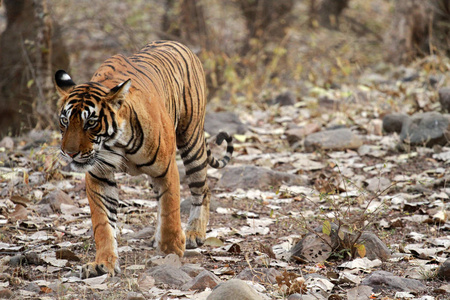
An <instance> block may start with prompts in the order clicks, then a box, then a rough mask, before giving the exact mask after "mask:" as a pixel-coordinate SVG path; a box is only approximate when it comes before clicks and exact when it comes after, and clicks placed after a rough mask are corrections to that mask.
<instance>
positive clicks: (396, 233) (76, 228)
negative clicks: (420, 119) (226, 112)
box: [0, 58, 450, 299]
mask: <svg viewBox="0 0 450 300" xmlns="http://www.w3.org/2000/svg"><path fill="white" fill-rule="evenodd" d="M435 59H436V58H427V59H423V60H422V61H420V62H418V63H416V64H415V65H413V66H411V67H410V68H404V67H401V68H393V69H388V70H385V71H383V72H381V71H380V72H373V73H366V74H364V75H363V76H361V78H360V79H359V80H358V81H357V82H355V83H354V84H353V85H342V86H337V87H334V88H333V89H323V88H318V87H310V88H308V89H306V90H305V93H304V94H303V95H302V97H294V101H293V102H292V103H291V104H293V105H280V104H279V103H276V102H277V101H273V102H268V103H267V104H264V105H263V106H262V107H260V108H259V109H258V108H255V107H252V108H251V109H247V108H243V109H241V110H240V111H239V113H236V115H237V116H238V117H239V118H240V120H241V121H242V124H243V125H244V126H245V128H246V130H245V131H244V132H241V133H238V132H231V133H233V134H234V137H235V153H234V156H233V160H232V162H231V163H230V165H229V166H227V168H225V169H224V170H223V171H216V170H210V171H209V173H208V174H209V176H208V182H209V186H210V187H211V190H212V191H213V201H212V202H213V204H212V207H213V211H212V212H211V215H210V222H209V225H208V232H207V237H208V238H207V240H206V244H205V245H203V246H202V247H201V248H199V249H196V250H189V251H187V252H186V256H185V257H183V258H181V261H180V262H178V261H177V259H176V258H173V257H172V258H171V259H173V260H174V261H171V262H169V261H168V260H163V259H162V258H159V256H158V255H159V254H158V253H157V251H156V250H155V249H153V248H152V247H151V245H150V244H149V240H150V237H151V235H152V234H153V232H154V224H155V216H156V202H155V201H152V200H151V198H152V191H151V188H150V183H149V180H148V179H147V178H146V177H145V176H143V175H141V176H137V177H131V176H128V175H125V174H118V175H117V177H116V179H117V182H118V184H119V188H120V199H121V201H122V203H121V207H120V209H119V210H118V219H119V231H120V234H119V238H118V243H119V256H120V261H121V269H122V273H121V274H118V275H117V276H115V277H107V276H102V277H99V278H96V279H95V278H94V279H88V280H81V279H79V268H80V266H81V265H82V264H84V263H87V262H89V261H92V260H93V258H94V256H95V245H94V241H93V238H92V229H91V223H90V214H89V206H88V202H87V198H86V193H85V183H84V175H83V174H79V173H74V172H71V171H69V170H68V169H67V168H63V167H61V165H59V163H58V161H57V160H56V156H57V152H58V151H59V150H58V149H59V141H60V135H59V134H58V133H55V132H32V133H30V134H29V135H26V136H23V137H20V138H15V139H14V140H12V139H5V140H3V141H2V143H1V148H0V158H1V159H0V161H1V165H0V226H1V233H0V253H1V259H0V290H1V292H0V293H1V295H2V296H3V297H8V296H11V298H12V299H158V298H161V299H176V298H179V299H206V297H207V295H208V294H209V293H211V289H210V287H208V286H202V287H201V288H198V289H197V290H195V289H191V290H189V289H187V288H183V287H181V285H182V284H180V283H179V282H178V281H171V280H170V279H167V278H166V279H161V278H159V277H158V275H157V274H154V276H153V275H151V274H150V273H149V270H155V268H157V266H158V265H163V266H164V265H166V264H167V265H171V266H177V267H179V265H180V264H181V265H183V266H186V268H191V269H190V270H191V271H192V273H190V275H189V276H190V277H192V278H194V277H195V276H196V275H197V274H198V273H199V272H200V271H201V270H206V271H209V272H210V273H213V274H214V275H215V276H217V278H216V277H214V278H215V279H214V280H218V281H221V282H225V281H227V280H229V279H231V278H234V277H236V276H237V277H238V278H241V279H245V280H247V281H246V282H249V283H250V282H253V285H252V286H253V287H254V288H255V289H256V290H257V291H258V292H260V293H261V294H262V295H265V296H266V297H268V298H270V299H287V297H288V296H289V294H294V293H310V294H311V293H313V290H314V288H317V286H320V289H321V291H320V293H321V294H320V295H318V294H317V293H316V294H315V295H316V298H314V299H327V298H328V297H334V298H328V299H347V298H348V299H364V298H352V297H354V296H352V292H351V290H352V289H354V288H357V287H359V286H361V282H362V281H363V280H364V279H366V278H367V277H368V276H369V275H370V274H371V273H373V272H375V271H380V270H383V271H388V272H391V273H393V274H394V275H396V276H398V277H400V278H408V279H417V280H419V281H420V282H421V283H422V284H423V285H424V287H425V288H423V289H419V290H416V289H415V288H411V290H408V289H407V288H405V289H403V290H402V289H400V290H399V289H393V288H391V287H386V286H382V287H381V288H380V289H373V290H372V291H371V293H370V297H371V299H401V298H408V299H412V298H414V297H415V299H450V296H448V291H449V288H448V285H446V283H445V282H444V281H442V280H441V279H439V278H437V277H436V269H437V268H438V266H439V264H441V263H442V262H443V261H445V260H446V259H447V258H448V256H449V249H450V234H449V231H448V230H449V228H450V223H449V221H448V211H449V204H448V203H449V197H450V188H449V187H447V184H446V183H447V178H449V174H448V171H447V168H446V167H447V164H448V163H449V161H450V159H449V155H448V154H449V153H450V148H447V147H442V146H435V147H433V148H430V147H423V146H415V147H411V148H410V149H407V151H399V150H397V149H398V148H397V144H398V143H399V142H400V140H399V136H398V135H397V134H395V133H393V134H387V133H385V132H382V130H381V127H380V126H381V124H382V121H381V119H382V117H383V116H384V115H385V114H387V113H390V112H392V111H385V110H384V108H385V107H387V103H389V106H390V107H392V106H395V107H396V109H395V110H396V111H397V112H403V113H407V114H413V113H415V112H423V111H440V109H441V107H440V104H439V101H438V90H439V89H440V88H442V87H443V86H445V85H448V84H449V82H450V78H449V75H448V74H449V73H448V70H449V69H450V64H449V61H448V60H445V59H444V60H440V61H435ZM433 66H434V67H433ZM435 66H441V68H435ZM442 66H444V69H442ZM392 103H394V104H392ZM284 104H286V103H284ZM287 104H289V103H287ZM209 116H210V117H213V116H214V113H212V114H211V115H209ZM226 125H227V124H223V126H224V127H226ZM336 127H347V128H350V129H351V130H352V132H353V133H354V134H356V135H357V137H358V139H359V140H360V141H361V143H360V144H359V145H357V146H355V145H353V144H351V143H350V144H348V145H346V146H342V147H341V149H332V148H331V149H328V150H323V149H322V150H320V149H316V150H315V151H312V152H307V151H306V150H308V149H306V147H305V146H304V139H302V138H300V139H299V141H298V142H292V143H289V141H288V134H287V132H288V131H289V130H290V129H293V128H304V129H305V128H315V129H311V131H312V132H313V131H325V129H330V128H336ZM231 131H232V129H231ZM306 134H309V133H306ZM218 150H219V152H218V153H221V151H222V150H223V149H222V150H221V149H218ZM308 151H309V150H308ZM245 166H254V167H256V168H255V169H251V172H253V173H251V174H250V175H251V176H250V177H253V178H250V179H252V180H249V179H248V178H243V179H242V180H241V181H240V182H239V180H238V181H237V182H233V183H231V181H233V180H231V179H230V175H229V174H230V173H228V175H226V174H227V173H226V172H227V170H228V171H229V172H232V171H233V170H237V168H242V167H245ZM266 170H274V171H278V173H276V174H275V175H273V176H272V175H270V176H269V177H266V176H265V175H264V176H260V174H263V173H264V172H265V171H266ZM247 175H248V174H247ZM232 176H233V173H231V177H232ZM236 176H238V175H236ZM271 176H272V177H271ZM277 176H280V177H277ZM290 176H294V177H290ZM244 177H245V176H244ZM267 178H269V179H267ZM285 178H290V179H289V180H286V179H285ZM292 178H293V179H292ZM181 179H182V200H184V199H187V198H189V191H188V188H187V186H186V185H185V184H184V183H183V182H184V180H183V179H184V178H183V176H181ZM291 179H292V180H291ZM247 180H249V181H247ZM183 211H184V213H183V214H182V221H183V224H184V225H185V222H186V221H187V217H188V215H187V213H186V212H185V210H183ZM327 222H335V223H337V224H342V226H343V227H344V225H345V228H347V230H350V231H352V232H358V231H359V230H362V228H363V226H364V228H363V229H364V230H367V231H371V232H373V233H375V234H376V235H377V236H378V237H379V238H380V240H381V241H382V242H383V243H384V244H385V245H387V247H388V248H389V250H390V252H391V256H390V257H389V258H387V259H382V260H369V261H367V260H361V259H359V260H357V258H356V257H357V256H358V255H357V253H359V254H360V256H364V251H362V252H361V251H360V250H361V248H359V249H356V250H357V251H356V253H355V251H354V250H355V247H353V248H351V247H349V248H348V249H342V251H340V252H333V253H330V255H329V256H327V257H325V261H320V262H319V261H314V260H310V261H305V260H303V261H299V260H293V259H290V258H289V255H288V254H289V251H290V249H292V247H293V246H294V245H295V244H296V243H297V242H298V241H299V240H301V238H302V237H304V236H305V235H306V234H308V233H309V232H311V231H312V230H313V229H314V228H316V227H317V226H322V227H324V226H329V225H327V224H329V223H327ZM322 233H326V230H323V229H322ZM328 235H329V233H328ZM353 246H355V245H353ZM367 247H368V246H367V245H366V248H367ZM356 248H357V245H356ZM365 250H369V249H365ZM351 252H353V255H352V253H351ZM355 261H358V262H360V265H358V266H353V267H352V266H348V265H343V264H344V263H346V262H355ZM372 262H376V263H372ZM248 268H250V269H253V270H258V272H262V273H261V274H268V273H270V272H273V274H274V275H273V276H272V277H271V276H269V275H267V276H266V277H267V278H265V279H264V278H259V276H256V277H252V276H250V277H249V276H247V277H246V276H244V275H242V274H243V271H245V270H246V269H248ZM185 270H186V269H185ZM195 270H197V272H196V271H195ZM271 274H272V273H271ZM311 274H313V275H314V276H313V277H317V278H320V280H323V282H322V283H320V284H322V285H320V284H318V285H317V283H311V282H309V281H308V278H309V277H311V276H310V275H311ZM211 276H212V275H211ZM269 277H271V279H269ZM174 278H175V279H176V276H174ZM343 278H346V279H343ZM304 280H306V281H304ZM295 282H301V283H302V284H300V288H299V287H298V286H297V287H295V284H294V283H295ZM305 282H306V283H305ZM185 283H186V282H183V284H185ZM328 283H330V284H331V285H327V284H328ZM215 284H217V282H216V283H215ZM215 284H213V285H212V286H214V285H215ZM212 286H211V287H212ZM402 293H403V294H402ZM425 296H429V297H428V298H426V297H425ZM133 297H134V298H133ZM320 297H322V298H320ZM421 297H422V298H421ZM424 297H425V298H424ZM305 299H309V298H305ZM311 299H313V298H311Z"/></svg>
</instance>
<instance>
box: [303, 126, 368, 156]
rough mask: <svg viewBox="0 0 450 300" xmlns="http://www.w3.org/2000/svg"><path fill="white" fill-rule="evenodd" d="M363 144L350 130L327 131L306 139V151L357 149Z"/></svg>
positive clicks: (313, 134)
mask: <svg viewBox="0 0 450 300" xmlns="http://www.w3.org/2000/svg"><path fill="white" fill-rule="evenodd" d="M362 144H363V142H362V140H361V139H360V138H359V137H358V136H357V135H356V134H354V133H353V132H352V131H351V130H350V129H348V128H340V129H334V130H325V131H320V132H316V133H312V134H310V135H308V136H307V137H306V139H305V150H306V151H308V152H312V151H314V150H316V149H323V150H345V149H357V148H359V147H360V146H361V145H362Z"/></svg>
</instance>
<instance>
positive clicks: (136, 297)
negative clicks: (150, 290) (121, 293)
mask: <svg viewBox="0 0 450 300" xmlns="http://www.w3.org/2000/svg"><path fill="white" fill-rule="evenodd" d="M145 299H146V298H145V297H144V295H142V294H141V293H136V292H128V294H127V300H145Z"/></svg>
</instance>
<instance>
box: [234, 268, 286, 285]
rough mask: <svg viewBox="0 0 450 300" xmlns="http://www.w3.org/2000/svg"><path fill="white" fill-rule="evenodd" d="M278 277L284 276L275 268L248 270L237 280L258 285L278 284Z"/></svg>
mask: <svg viewBox="0 0 450 300" xmlns="http://www.w3.org/2000/svg"><path fill="white" fill-rule="evenodd" d="M277 276H282V274H281V273H280V271H278V270H276V269H274V268H253V269H250V268H246V269H244V270H242V272H241V273H239V275H238V276H236V278H237V279H242V280H249V281H254V282H258V283H270V284H276V283H277Z"/></svg>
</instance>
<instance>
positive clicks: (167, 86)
mask: <svg viewBox="0 0 450 300" xmlns="http://www.w3.org/2000/svg"><path fill="white" fill-rule="evenodd" d="M55 81H56V86H57V90H58V92H59V93H60V95H61V99H60V101H59V103H60V127H61V132H62V143H61V153H62V155H63V156H64V157H65V158H66V159H67V160H69V161H70V162H71V164H72V166H73V167H74V168H75V169H78V170H81V171H85V172H86V193H87V196H88V199H89V205H90V208H91V219H92V226H93V228H94V237H95V244H96V248H97V254H96V258H95V263H90V264H87V265H86V266H85V267H83V269H82V277H89V276H97V275H100V274H101V273H104V272H109V273H111V274H114V273H115V272H118V271H119V270H120V268H119V262H118V254H117V242H116V233H115V230H116V221H117V216H116V208H117V204H118V191H117V187H116V183H115V181H114V172H117V171H122V172H128V173H130V174H140V173H145V174H147V175H149V176H151V177H152V178H153V183H154V189H155V192H156V198H157V200H158V201H159V205H158V220H157V225H156V227H157V230H156V234H155V242H156V246H157V247H158V249H160V250H161V251H162V252H164V253H176V254H178V255H179V256H182V255H183V253H184V250H185V245H187V246H188V247H191V248H193V247H197V246H199V245H201V244H202V243H203V240H204V237H205V232H206V225H207V223H208V218H209V201H210V196H211V194H210V192H209V189H208V186H207V184H206V169H207V165H208V164H209V165H211V166H213V167H215V168H222V167H224V166H225V165H226V164H227V162H228V161H229V159H230V157H231V154H232V151H233V147H232V145H231V138H230V137H229V136H228V135H227V134H224V133H223V134H222V135H223V136H222V139H223V138H225V139H226V140H227V143H228V147H227V155H226V156H225V157H224V158H223V159H221V160H216V159H215V158H214V157H212V156H211V154H210V151H209V148H208V146H207V144H206V143H205V140H204V132H203V125H204V116H205V105H206V85H205V78H204V74H203V69H202V66H201V64H200V61H199V60H198V58H197V57H196V56H195V55H194V54H193V53H192V52H191V51H190V50H189V49H188V48H186V47H185V46H183V45H181V44H179V43H176V42H167V41H159V42H154V43H151V44H149V45H147V46H146V47H145V48H143V49H142V50H141V51H140V52H138V53H136V54H134V55H132V56H130V57H125V56H123V55H115V56H112V57H111V58H109V59H107V60H106V61H105V62H104V63H103V64H102V65H101V66H100V67H99V69H98V70H97V71H96V72H95V74H94V75H93V77H92V79H91V81H90V82H88V83H85V84H80V85H76V84H75V83H74V82H73V81H72V79H71V78H70V76H69V75H68V74H67V73H65V72H64V71H58V72H57V73H56V75H55ZM219 143H220V142H219ZM177 148H178V150H179V151H180V155H181V157H182V158H183V162H184V164H185V166H186V173H187V179H188V183H189V187H190V190H191V193H192V196H193V199H192V203H193V205H192V209H191V214H190V217H189V221H188V226H187V229H186V235H187V238H188V240H187V242H186V237H185V234H184V232H183V230H182V228H181V221H180V207H179V205H180V182H179V174H178V169H177V164H176V160H175V155H176V150H177Z"/></svg>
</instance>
